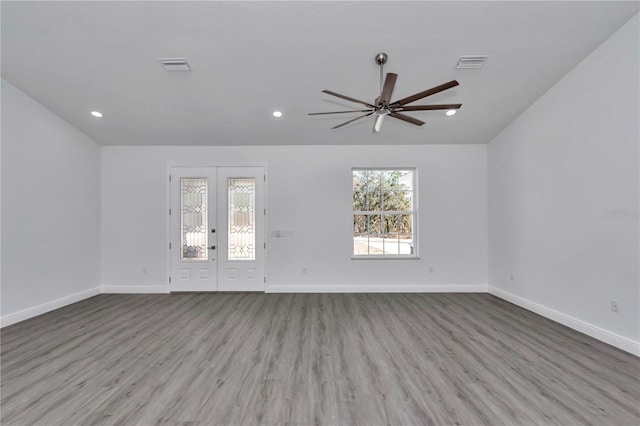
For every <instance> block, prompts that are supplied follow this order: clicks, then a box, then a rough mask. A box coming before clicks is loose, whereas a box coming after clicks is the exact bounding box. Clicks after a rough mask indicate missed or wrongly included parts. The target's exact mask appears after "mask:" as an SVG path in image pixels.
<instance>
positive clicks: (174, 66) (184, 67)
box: [158, 58, 191, 71]
mask: <svg viewBox="0 0 640 426" xmlns="http://www.w3.org/2000/svg"><path fill="white" fill-rule="evenodd" d="M158 60H159V61H160V63H161V64H162V66H163V67H164V69H165V70H167V71H191V68H189V64H188V63H187V60H186V59H185V58H158Z"/></svg>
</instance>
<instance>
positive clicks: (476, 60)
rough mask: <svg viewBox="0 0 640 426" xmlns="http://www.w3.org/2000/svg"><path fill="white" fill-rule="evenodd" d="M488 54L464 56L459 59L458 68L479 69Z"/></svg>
mask: <svg viewBox="0 0 640 426" xmlns="http://www.w3.org/2000/svg"><path fill="white" fill-rule="evenodd" d="M488 57H489V56H488V55H474V56H462V57H461V58H460V60H459V61H458V65H456V68H460V69H478V68H482V65H484V61H486V60H487V58H488Z"/></svg>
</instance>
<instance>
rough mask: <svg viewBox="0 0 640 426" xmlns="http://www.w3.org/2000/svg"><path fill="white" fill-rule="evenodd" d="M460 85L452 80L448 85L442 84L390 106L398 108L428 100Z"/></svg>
mask: <svg viewBox="0 0 640 426" xmlns="http://www.w3.org/2000/svg"><path fill="white" fill-rule="evenodd" d="M458 84H459V83H458V82H457V81H455V80H451V81H450V82H448V83H444V84H441V85H440V86H436V87H432V88H431V89H428V90H425V91H424V92H420V93H416V94H415V95H411V96H409V97H407V98H403V99H400V100H399V101H395V102H394V103H392V104H391V105H390V106H391V107H397V106H401V105H405V104H410V103H411V102H414V101H417V100H418V99H422V98H426V97H427V96H431V95H435V94H436V93H440V92H442V91H444V90H447V89H451V88H452V87H456V86H457V85H458Z"/></svg>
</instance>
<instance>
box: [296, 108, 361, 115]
mask: <svg viewBox="0 0 640 426" xmlns="http://www.w3.org/2000/svg"><path fill="white" fill-rule="evenodd" d="M369 111H371V110H370V109H353V110H348V111H332V112H310V113H307V115H324V114H344V113H345V112H369Z"/></svg>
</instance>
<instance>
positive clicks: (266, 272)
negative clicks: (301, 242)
mask: <svg viewBox="0 0 640 426" xmlns="http://www.w3.org/2000/svg"><path fill="white" fill-rule="evenodd" d="M180 167H184V168H193V167H216V168H218V167H262V168H263V169H264V176H265V181H264V191H263V196H264V208H265V215H264V229H263V230H262V232H263V233H264V241H265V244H266V246H265V248H264V276H265V279H266V282H265V284H264V292H265V293H267V288H268V287H267V285H268V283H269V278H268V277H269V267H268V265H269V262H268V258H269V244H268V240H267V237H268V235H269V233H268V232H267V229H268V227H269V226H268V223H269V203H268V200H269V197H268V194H269V190H268V184H269V179H267V176H268V175H269V173H268V169H267V163H262V162H246V163H245V162H221V163H218V162H215V163H210V162H197V161H195V162H177V163H174V162H168V163H167V166H166V170H165V183H166V196H165V214H166V229H165V241H166V244H165V250H166V253H167V257H166V262H167V275H166V280H167V281H165V282H166V283H167V285H168V288H169V293H171V249H170V248H169V247H170V245H171V215H170V214H169V211H170V210H171V181H170V180H169V179H170V176H171V169H173V168H180Z"/></svg>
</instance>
